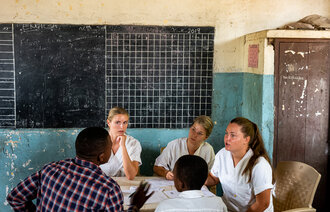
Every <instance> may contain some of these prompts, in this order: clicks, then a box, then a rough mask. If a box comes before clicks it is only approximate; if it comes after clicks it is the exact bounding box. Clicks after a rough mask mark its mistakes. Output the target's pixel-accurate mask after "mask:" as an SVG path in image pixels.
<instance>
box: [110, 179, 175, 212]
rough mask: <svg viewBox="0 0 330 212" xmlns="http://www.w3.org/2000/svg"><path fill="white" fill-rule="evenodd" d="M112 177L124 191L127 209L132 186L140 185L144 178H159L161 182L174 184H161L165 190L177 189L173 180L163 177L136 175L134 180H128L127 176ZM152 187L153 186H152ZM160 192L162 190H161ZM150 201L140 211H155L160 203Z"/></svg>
mask: <svg viewBox="0 0 330 212" xmlns="http://www.w3.org/2000/svg"><path fill="white" fill-rule="evenodd" d="M112 178H113V179H114V180H115V181H116V182H117V183H118V184H119V186H120V188H121V190H122V192H123V195H124V208H125V210H127V209H128V204H129V195H130V194H131V193H132V192H133V190H132V188H135V187H138V186H139V185H140V182H141V181H142V180H146V181H158V180H159V182H160V183H162V182H163V183H164V184H172V185H165V186H161V187H162V189H163V190H164V191H172V190H176V189H175V186H174V183H173V181H169V180H166V179H165V178H163V177H156V176H138V177H135V178H134V180H128V179H127V178H126V177H112ZM151 188H152V186H151ZM156 192H157V191H156ZM156 192H155V193H156ZM159 192H161V191H159ZM160 195H162V194H160ZM153 196H154V195H153ZM153 196H151V197H150V198H153ZM165 197H166V198H167V199H168V196H166V195H165ZM125 200H126V201H125ZM154 201H155V200H154ZM149 202H150V201H149V200H148V201H147V202H146V203H145V204H144V205H143V207H142V208H141V209H140V211H154V210H155V209H156V207H157V205H158V204H159V202H152V203H149Z"/></svg>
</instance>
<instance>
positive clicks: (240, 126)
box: [205, 117, 274, 211]
mask: <svg viewBox="0 0 330 212" xmlns="http://www.w3.org/2000/svg"><path fill="white" fill-rule="evenodd" d="M224 142H225V148H223V149H221V150H220V151H219V152H218V153H217V154H216V156H215V161H214V165H213V167H212V169H211V172H210V173H209V176H208V178H207V180H206V183H205V184H206V185H208V186H213V185H216V184H218V183H219V182H221V186H222V190H223V197H222V199H223V201H224V202H225V204H226V206H227V208H228V211H274V209H273V203H272V196H271V189H272V188H273V179H274V178H273V172H272V167H271V165H270V160H269V157H268V155H267V152H266V150H265V147H264V143H263V140H262V137H261V134H260V132H259V129H258V126H257V125H256V124H255V123H253V122H251V121H250V120H248V119H246V118H242V117H238V118H235V119H233V120H231V121H230V123H229V125H228V126H227V129H226V133H225V137H224Z"/></svg>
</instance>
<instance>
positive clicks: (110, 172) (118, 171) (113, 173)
mask: <svg viewBox="0 0 330 212" xmlns="http://www.w3.org/2000/svg"><path fill="white" fill-rule="evenodd" d="M125 145H126V149H127V153H128V156H129V158H130V159H131V161H137V162H139V166H140V165H141V164H142V161H141V152H142V148H141V144H140V142H139V141H138V140H136V139H135V138H133V137H132V136H129V135H126V141H125ZM122 151H123V150H122V148H121V146H120V147H119V148H118V150H117V152H116V154H113V152H112V150H111V156H110V158H109V161H108V162H107V163H105V164H102V165H100V168H101V169H102V171H103V172H104V173H105V174H106V175H107V176H110V177H124V176H125V172H124V166H123V156H122Z"/></svg>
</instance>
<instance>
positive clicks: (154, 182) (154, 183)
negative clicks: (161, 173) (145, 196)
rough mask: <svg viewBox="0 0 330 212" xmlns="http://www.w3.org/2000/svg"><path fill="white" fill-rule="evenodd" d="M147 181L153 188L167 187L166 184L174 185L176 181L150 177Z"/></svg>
mask: <svg viewBox="0 0 330 212" xmlns="http://www.w3.org/2000/svg"><path fill="white" fill-rule="evenodd" d="M146 181H147V182H148V183H149V184H150V185H151V188H159V187H165V186H174V182H173V181H172V180H165V179H148V180H146Z"/></svg>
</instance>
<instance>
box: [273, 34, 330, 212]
mask: <svg viewBox="0 0 330 212" xmlns="http://www.w3.org/2000/svg"><path fill="white" fill-rule="evenodd" d="M274 44H275V99H274V100H275V130H274V155H273V160H274V161H273V164H274V167H276V164H277V162H278V161H286V160H291V161H300V162H304V163H306V164H309V165H311V166H312V167H314V168H315V169H316V170H317V171H318V172H320V174H321V175H322V177H321V181H320V184H319V186H318V188H317V191H316V194H315V197H314V202H313V207H314V208H316V209H317V211H326V205H327V204H326V196H327V195H328V196H329V195H330V194H327V193H326V192H327V190H326V187H327V185H326V183H327V181H328V182H329V179H328V176H327V166H328V149H329V72H330V54H329V53H330V40H318V39H275V42H274Z"/></svg>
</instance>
